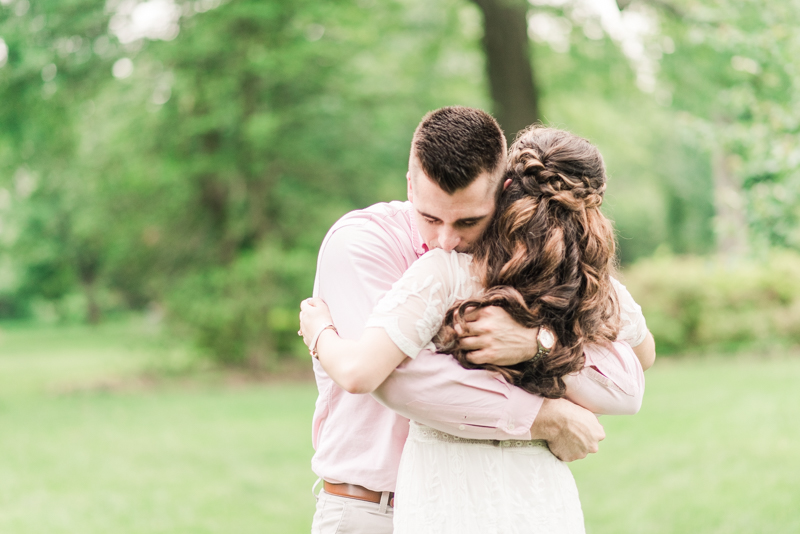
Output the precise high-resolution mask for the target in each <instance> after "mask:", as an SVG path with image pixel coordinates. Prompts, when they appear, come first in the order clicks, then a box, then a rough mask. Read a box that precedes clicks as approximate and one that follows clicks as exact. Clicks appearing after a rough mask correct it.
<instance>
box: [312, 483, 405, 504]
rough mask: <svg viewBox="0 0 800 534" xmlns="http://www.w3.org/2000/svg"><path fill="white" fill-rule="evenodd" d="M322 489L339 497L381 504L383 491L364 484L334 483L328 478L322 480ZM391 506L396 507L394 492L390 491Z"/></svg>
mask: <svg viewBox="0 0 800 534" xmlns="http://www.w3.org/2000/svg"><path fill="white" fill-rule="evenodd" d="M322 489H323V490H325V493H330V494H331V495H338V496H339V497H349V498H351V499H357V500H359V501H367V502H374V503H376V504H380V502H381V492H380V491H372V490H368V489H367V488H365V487H364V486H357V485H355V484H332V483H331V482H328V481H327V480H323V481H322ZM389 506H391V507H394V492H391V493H389Z"/></svg>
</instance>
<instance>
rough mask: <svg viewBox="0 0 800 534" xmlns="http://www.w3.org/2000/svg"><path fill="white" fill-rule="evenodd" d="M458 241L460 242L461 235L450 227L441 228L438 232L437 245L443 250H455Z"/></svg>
mask: <svg viewBox="0 0 800 534" xmlns="http://www.w3.org/2000/svg"><path fill="white" fill-rule="evenodd" d="M459 243H461V236H459V235H458V233H457V232H455V231H453V229H452V228H443V229H442V231H441V232H439V246H440V247H441V248H442V249H444V250H445V251H447V252H450V251H451V250H455V248H456V247H457V246H458V244H459Z"/></svg>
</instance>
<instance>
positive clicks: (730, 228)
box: [712, 148, 748, 258]
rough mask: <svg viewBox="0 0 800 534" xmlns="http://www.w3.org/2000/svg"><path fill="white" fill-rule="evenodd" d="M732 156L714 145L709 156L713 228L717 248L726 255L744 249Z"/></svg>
mask: <svg viewBox="0 0 800 534" xmlns="http://www.w3.org/2000/svg"><path fill="white" fill-rule="evenodd" d="M735 167H736V159H735V157H734V156H732V155H730V154H726V153H725V152H724V151H723V150H722V149H721V148H717V149H716V150H715V152H714V154H713V156H712V170H713V173H714V208H715V211H716V214H715V221H714V222H715V225H714V226H715V230H716V234H717V252H718V253H719V254H720V255H721V256H723V257H726V258H737V257H741V256H743V255H745V254H746V253H747V249H748V247H747V243H748V226H747V214H746V212H745V207H746V206H745V198H744V193H743V192H742V187H741V185H740V184H739V181H738V180H737V178H736V175H735V172H734V169H735Z"/></svg>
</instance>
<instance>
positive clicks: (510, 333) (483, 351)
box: [456, 306, 539, 365]
mask: <svg viewBox="0 0 800 534" xmlns="http://www.w3.org/2000/svg"><path fill="white" fill-rule="evenodd" d="M464 320H465V321H466V322H467V325H466V326H467V327H466V329H465V330H464V331H462V330H461V327H460V326H459V325H456V332H458V334H460V335H462V338H461V340H460V341H459V347H460V348H462V349H464V350H466V351H469V353H468V354H467V359H468V360H469V361H471V362H472V363H477V364H487V363H491V364H494V365H516V364H518V363H520V362H524V361H527V360H530V359H531V358H533V356H534V355H535V354H536V350H537V348H538V345H537V343H536V334H537V333H538V331H539V329H538V328H525V327H524V326H522V325H521V324H519V323H518V322H516V321H515V320H514V319H512V318H511V316H510V315H509V314H508V312H506V311H505V310H504V309H503V308H500V307H497V306H487V307H486V308H480V309H478V310H471V311H469V312H467V314H466V315H464Z"/></svg>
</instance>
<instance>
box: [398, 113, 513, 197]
mask: <svg viewBox="0 0 800 534" xmlns="http://www.w3.org/2000/svg"><path fill="white" fill-rule="evenodd" d="M411 146H412V149H413V153H414V154H415V155H416V156H417V158H418V159H419V162H420V165H421V166H422V170H423V172H424V173H425V175H426V176H427V177H428V178H430V179H431V180H433V181H434V182H436V184H437V185H438V186H439V187H441V188H442V189H443V190H444V191H445V192H446V193H448V194H451V195H452V194H453V193H455V192H456V191H459V190H460V189H464V188H465V187H468V186H469V185H470V184H472V182H474V181H475V179H476V178H477V177H478V176H479V175H480V174H481V173H483V172H489V173H492V172H494V171H495V170H496V169H497V168H498V166H500V165H502V164H503V163H504V161H503V160H504V157H503V156H504V155H505V147H506V140H505V137H504V136H503V130H502V129H500V125H499V124H498V123H497V121H496V120H494V117H492V116H491V115H489V114H488V113H486V112H485V111H481V110H479V109H473V108H467V107H462V106H451V107H446V108H441V109H437V110H436V111H431V112H430V113H428V114H427V115H425V117H423V118H422V122H420V123H419V126H417V130H416V131H415V132H414V140H413V141H412V144H411Z"/></svg>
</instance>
